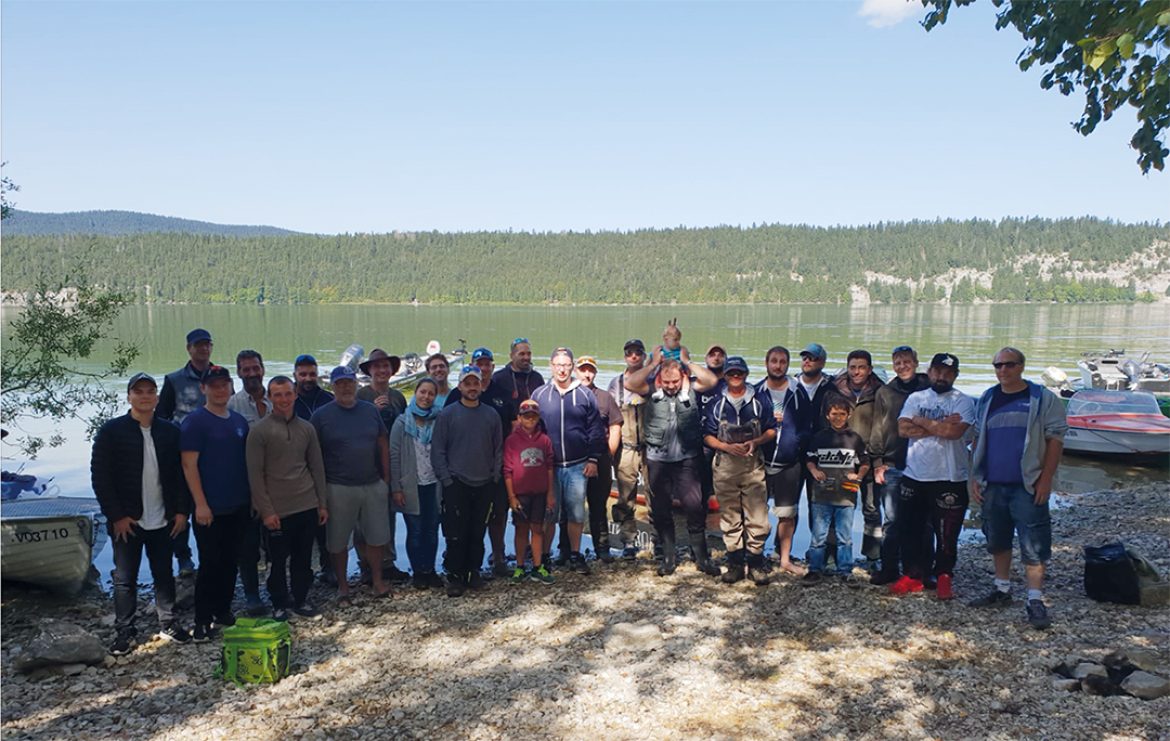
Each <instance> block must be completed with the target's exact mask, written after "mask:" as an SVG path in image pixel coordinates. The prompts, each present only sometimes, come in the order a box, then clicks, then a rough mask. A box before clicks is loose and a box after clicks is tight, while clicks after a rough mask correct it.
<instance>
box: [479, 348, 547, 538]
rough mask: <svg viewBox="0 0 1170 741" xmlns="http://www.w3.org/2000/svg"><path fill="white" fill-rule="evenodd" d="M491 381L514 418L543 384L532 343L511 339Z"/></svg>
mask: <svg viewBox="0 0 1170 741" xmlns="http://www.w3.org/2000/svg"><path fill="white" fill-rule="evenodd" d="M492 383H493V384H495V385H497V386H498V387H499V390H500V391H501V392H504V393H506V394H507V395H508V396H510V397H511V399H512V419H516V417H518V416H519V414H520V402H522V401H524V400H525V399H528V398H531V396H532V392H533V391H535V390H537V389H538V388H540V387H541V386H543V385H544V376H542V375H540V372H539V371H537V370H535V369H534V368H533V367H532V345H531V344H530V343H529V342H528V338H527V337H517V338H516V339H514V340H512V344H511V346H510V347H509V353H508V364H507V365H505V366H504V367H503V368H500V369H499V370H498V371H496V372H495V373H494V374H492ZM545 547H546V548H547V547H548V546H547V544H546V546H545Z"/></svg>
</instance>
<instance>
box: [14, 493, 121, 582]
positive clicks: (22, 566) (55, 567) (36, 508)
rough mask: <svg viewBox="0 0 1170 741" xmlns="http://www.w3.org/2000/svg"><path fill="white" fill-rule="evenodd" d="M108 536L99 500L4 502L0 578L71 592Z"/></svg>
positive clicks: (61, 499)
mask: <svg viewBox="0 0 1170 741" xmlns="http://www.w3.org/2000/svg"><path fill="white" fill-rule="evenodd" d="M107 539H108V536H107V535H106V531H105V517H104V516H103V515H102V514H101V507H100V506H99V505H98V503H97V500H95V499H89V498H83V497H31V498H28V499H24V498H21V499H14V500H9V501H6V502H3V504H2V505H0V577H2V578H3V580H4V581H9V582H21V583H24V584H31V585H34V586H38V587H44V588H45V589H49V590H52V591H55V592H66V593H73V592H77V591H78V590H80V589H81V587H82V586H84V584H85V583H86V581H87V580H88V579H89V576H90V569H91V568H92V567H91V564H92V562H93V557H94V555H95V554H96V553H98V552H100V551H101V549H102V548H103V547H105V543H106V540H107Z"/></svg>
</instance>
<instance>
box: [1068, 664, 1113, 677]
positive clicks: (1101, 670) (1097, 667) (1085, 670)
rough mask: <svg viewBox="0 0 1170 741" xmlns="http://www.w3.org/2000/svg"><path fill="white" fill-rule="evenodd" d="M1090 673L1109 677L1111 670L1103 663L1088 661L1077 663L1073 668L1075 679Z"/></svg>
mask: <svg viewBox="0 0 1170 741" xmlns="http://www.w3.org/2000/svg"><path fill="white" fill-rule="evenodd" d="M1090 675H1093V676H1097V677H1105V678H1108V677H1109V670H1107V669H1106V668H1105V667H1104V666H1102V665H1101V664H1093V663H1091V662H1088V661H1085V662H1082V663H1080V664H1077V666H1076V668H1075V669H1073V678H1074V679H1084V678H1085V677H1087V676H1090Z"/></svg>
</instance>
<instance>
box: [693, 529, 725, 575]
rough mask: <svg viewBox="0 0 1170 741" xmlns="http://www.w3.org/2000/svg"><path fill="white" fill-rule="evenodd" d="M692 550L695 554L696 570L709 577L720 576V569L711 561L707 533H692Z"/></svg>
mask: <svg viewBox="0 0 1170 741" xmlns="http://www.w3.org/2000/svg"><path fill="white" fill-rule="evenodd" d="M691 550H692V551H694V552H695V568H697V569H698V570H699V571H700V572H701V573H704V574H706V575H708V576H719V573H720V572H719V567H718V566H716V565H715V564H714V563H712V561H711V552H710V549H709V548H708V547H707V534H706V533H691Z"/></svg>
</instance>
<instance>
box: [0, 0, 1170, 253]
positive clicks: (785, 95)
mask: <svg viewBox="0 0 1170 741" xmlns="http://www.w3.org/2000/svg"><path fill="white" fill-rule="evenodd" d="M922 17H923V10H922V8H921V6H920V5H919V4H917V3H907V2H903V1H902V0H839V1H834V0H821V1H818V2H795V1H794V2H744V3H737V2H617V1H616V0H614V1H610V2H556V1H547V2H535V1H534V2H507V3H505V2H471V3H455V2H425V3H424V2H418V3H397V2H328V3H317V2H276V1H271V2H153V1H150V0H139V1H136V2H129V1H127V2H102V1H101V0H86V2H80V3H66V2H45V1H42V0H37V1H36V2H29V1H28V0H4V2H3V4H2V5H0V156H2V159H3V160H4V161H5V162H7V164H6V166H5V167H4V170H3V172H4V175H5V176H7V177H9V178H11V179H12V180H13V181H14V182H16V183H17V184H19V185H20V187H21V190H20V192H19V193H16V194H13V196H12V198H13V200H14V201H15V202H16V204H17V207H18V208H21V209H25V210H30V211H81V210H90V209H124V210H131V211H142V212H148V213H156V214H162V215H167V216H179V217H183V218H191V219H199V220H205V221H213V222H219V223H229V224H268V225H273V226H279V227H284V228H287V229H294V230H298V231H306V232H317V233H346V232H349V233H355V232H387V231H396V230H397V231H411V230H439V231H471V230H480V229H489V230H496V229H514V230H530V231H564V230H586V229H591V230H601V229H622V230H628V229H638V228H648V227H674V226H680V225H684V226H712V225H719V224H731V225H743V226H749V225H751V224H756V223H765V222H766V223H773V224H774V223H783V224H813V225H820V226H832V225H842V224H845V225H855V224H871V223H876V222H880V221H904V220H911V219H925V220H933V219H936V218H959V219H965V218H972V217H978V218H988V219H999V218H1003V217H1020V216H1023V217H1027V216H1042V217H1051V218H1060V217H1068V216H1083V215H1091V216H1098V217H1102V218H1111V219H1116V220H1119V221H1125V222H1135V221H1153V220H1161V221H1166V220H1167V219H1168V218H1170V175H1168V174H1164V173H1157V172H1154V173H1153V174H1151V175H1149V176H1144V175H1142V174H1141V171H1140V170H1139V169H1138V167H1137V165H1136V163H1135V160H1136V152H1134V151H1133V150H1131V149H1130V148H1129V145H1128V141H1129V138H1130V137H1131V136H1132V134H1133V131H1134V130H1135V129H1136V127H1137V124H1136V118H1135V116H1134V114H1133V112H1132V110H1128V109H1127V110H1124V111H1120V112H1118V113H1117V114H1116V115H1115V116H1114V118H1113V119H1112V120H1111V121H1108V122H1104V123H1102V124H1101V125H1100V126H1099V127H1098V130H1097V132H1095V133H1094V134H1092V135H1091V136H1089V137H1082V136H1081V135H1080V134H1078V133H1076V132H1075V131H1074V130H1073V129H1072V127H1071V122H1073V121H1075V120H1076V119H1077V118H1078V117H1079V114H1080V111H1081V108H1082V107H1083V102H1084V101H1083V95H1079V96H1078V95H1077V94H1074V95H1073V96H1072V97H1068V98H1066V97H1063V96H1061V95H1060V94H1059V93H1057V92H1056V91H1045V90H1042V89H1041V88H1040V85H1039V80H1040V76H1041V72H1040V71H1039V70H1038V69H1033V70H1030V71H1028V72H1026V73H1025V72H1021V71H1020V70H1019V69H1018V67H1017V66H1016V62H1015V60H1016V57H1017V55H1018V54H1019V52H1020V51H1021V49H1023V45H1024V42H1023V40H1022V39H1021V38H1020V37H1019V35H1018V33H1016V32H1015V31H1014V30H1010V29H1009V30H1004V31H998V32H997V31H996V30H995V28H994V22H995V18H994V8H992V7H991V5H990V3H989V2H986V1H981V2H976V3H975V5H974V6H972V7H968V8H962V9H959V10H957V11H954V12H953V13H952V15H951V19H950V21H949V22H948V23H947V24H946V25H945V26H943V27H941V28H938V29H936V30H934V31H932V32H930V33H927V32H926V31H924V30H923V29H922V27H921V26H920V25H919V21H920V20H921V18H922Z"/></svg>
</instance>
